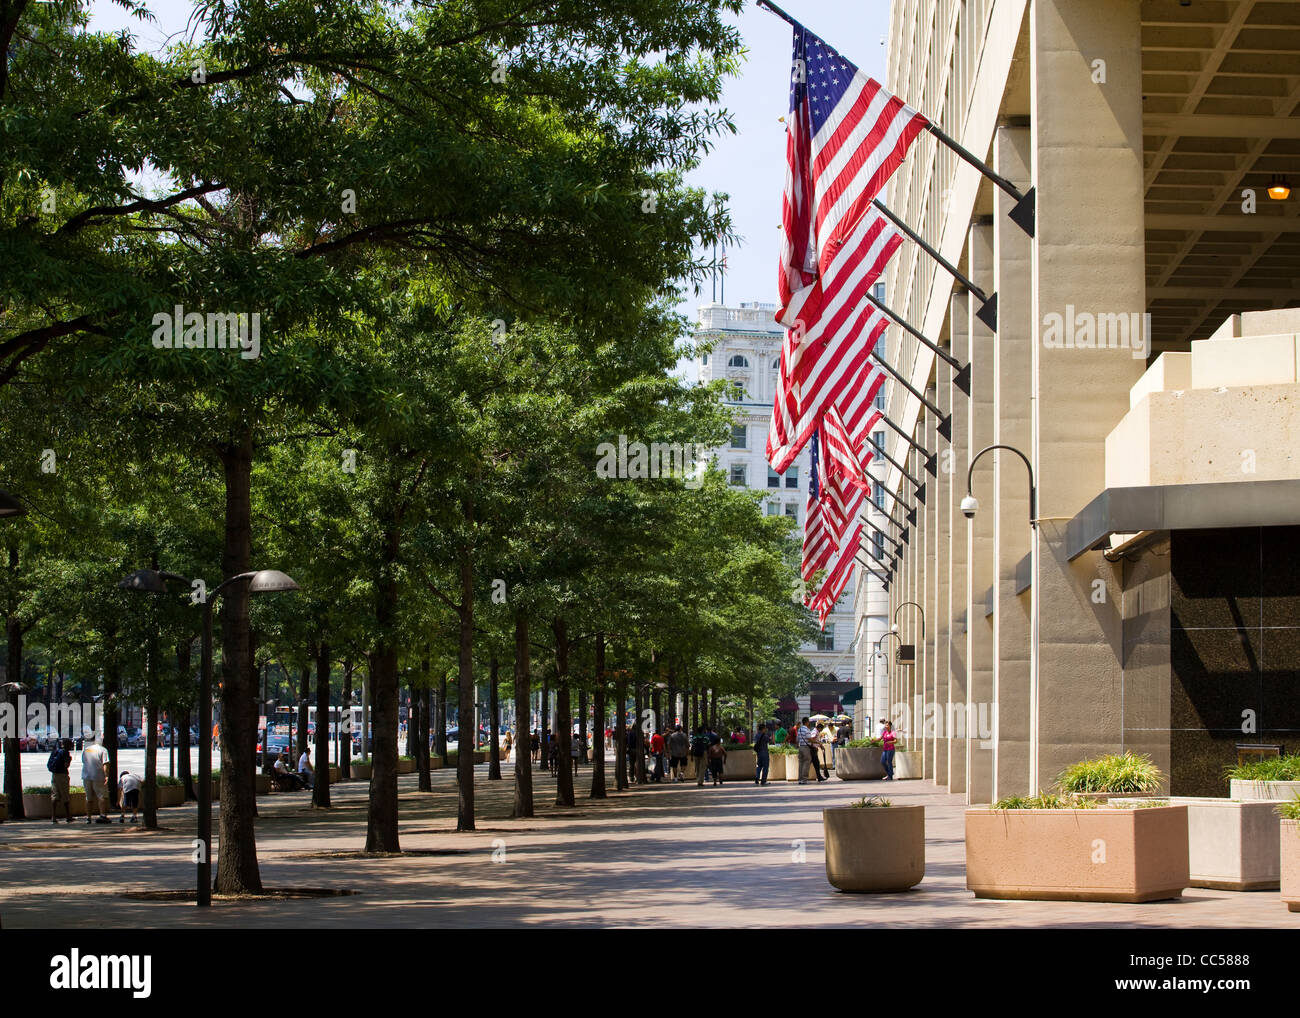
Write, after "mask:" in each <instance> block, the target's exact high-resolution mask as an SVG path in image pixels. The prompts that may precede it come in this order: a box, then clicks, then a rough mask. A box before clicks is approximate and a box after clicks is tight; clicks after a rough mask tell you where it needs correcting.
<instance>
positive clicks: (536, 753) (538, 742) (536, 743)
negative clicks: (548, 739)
mask: <svg viewBox="0 0 1300 1018" xmlns="http://www.w3.org/2000/svg"><path fill="white" fill-rule="evenodd" d="M528 744H529V748H530V749H531V750H532V753H533V763H537V762H538V761H539V760H540V759H541V757H542V736H541V733H539V732H538V731H537V729H536V728H534V729H533V734H532V735H530V736H529V737H528Z"/></svg>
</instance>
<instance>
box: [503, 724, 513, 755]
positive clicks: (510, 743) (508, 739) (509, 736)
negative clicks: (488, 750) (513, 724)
mask: <svg viewBox="0 0 1300 1018" xmlns="http://www.w3.org/2000/svg"><path fill="white" fill-rule="evenodd" d="M514 744H515V736H514V733H513V732H512V731H510V729H509V728H507V729H506V755H505V759H506V760H509V759H510V747H511V746H513V745H514Z"/></svg>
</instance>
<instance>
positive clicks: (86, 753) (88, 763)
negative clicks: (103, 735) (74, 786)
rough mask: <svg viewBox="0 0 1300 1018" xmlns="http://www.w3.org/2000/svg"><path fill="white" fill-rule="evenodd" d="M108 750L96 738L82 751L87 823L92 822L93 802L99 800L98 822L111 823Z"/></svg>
mask: <svg viewBox="0 0 1300 1018" xmlns="http://www.w3.org/2000/svg"><path fill="white" fill-rule="evenodd" d="M108 765H109V759H108V750H106V749H105V748H104V747H103V746H102V745H100V743H99V740H98V739H96V740H95V741H93V742H90V743H88V744H87V745H86V748H85V749H83V750H82V751H81V785H82V787H83V788H84V789H85V790H86V823H91V817H90V814H91V812H92V809H91V803H92V802H94V801H95V800H99V819H97V820H95V821H94V822H95V823H97V824H106V823H109V822H110V821H109V819H108Z"/></svg>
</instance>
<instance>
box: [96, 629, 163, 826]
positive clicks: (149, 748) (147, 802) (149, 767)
mask: <svg viewBox="0 0 1300 1018" xmlns="http://www.w3.org/2000/svg"><path fill="white" fill-rule="evenodd" d="M145 670H146V672H147V673H148V680H147V681H148V682H149V685H150V686H151V687H152V686H153V684H154V677H153V671H154V667H153V652H152V648H150V653H149V660H148V661H147V662H146V663H145ZM144 710H145V713H146V714H147V715H148V716H149V723H148V724H147V725H145V726H144V787H143V788H142V789H140V811H141V812H142V813H143V814H144V826H145V830H149V831H156V830H157V829H158V789H157V787H156V785H155V782H157V780H158V704H157V702H156V701H155V700H154V698H153V696H152V695H150V696H149V698H148V699H146V700H145V702H144ZM108 783H109V784H114V785H115V784H117V775H116V774H109V775H108Z"/></svg>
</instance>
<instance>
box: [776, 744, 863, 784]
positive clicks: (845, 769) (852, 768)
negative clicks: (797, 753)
mask: <svg viewBox="0 0 1300 1018" xmlns="http://www.w3.org/2000/svg"><path fill="white" fill-rule="evenodd" d="M880 753H881V749H880V747H879V746H859V747H857V748H856V749H850V748H849V747H847V746H846V747H844V748H843V749H839V750H836V751H835V762H836V763H837V764H838V766H837V767H836V768H835V776H836V777H837V778H839V779H840V780H841V781H875V780H877V779H879V778H883V777H884V776H885V767H884V765H883V764H882V763H881V762H880ZM795 759H798V757H796V758H795Z"/></svg>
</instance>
